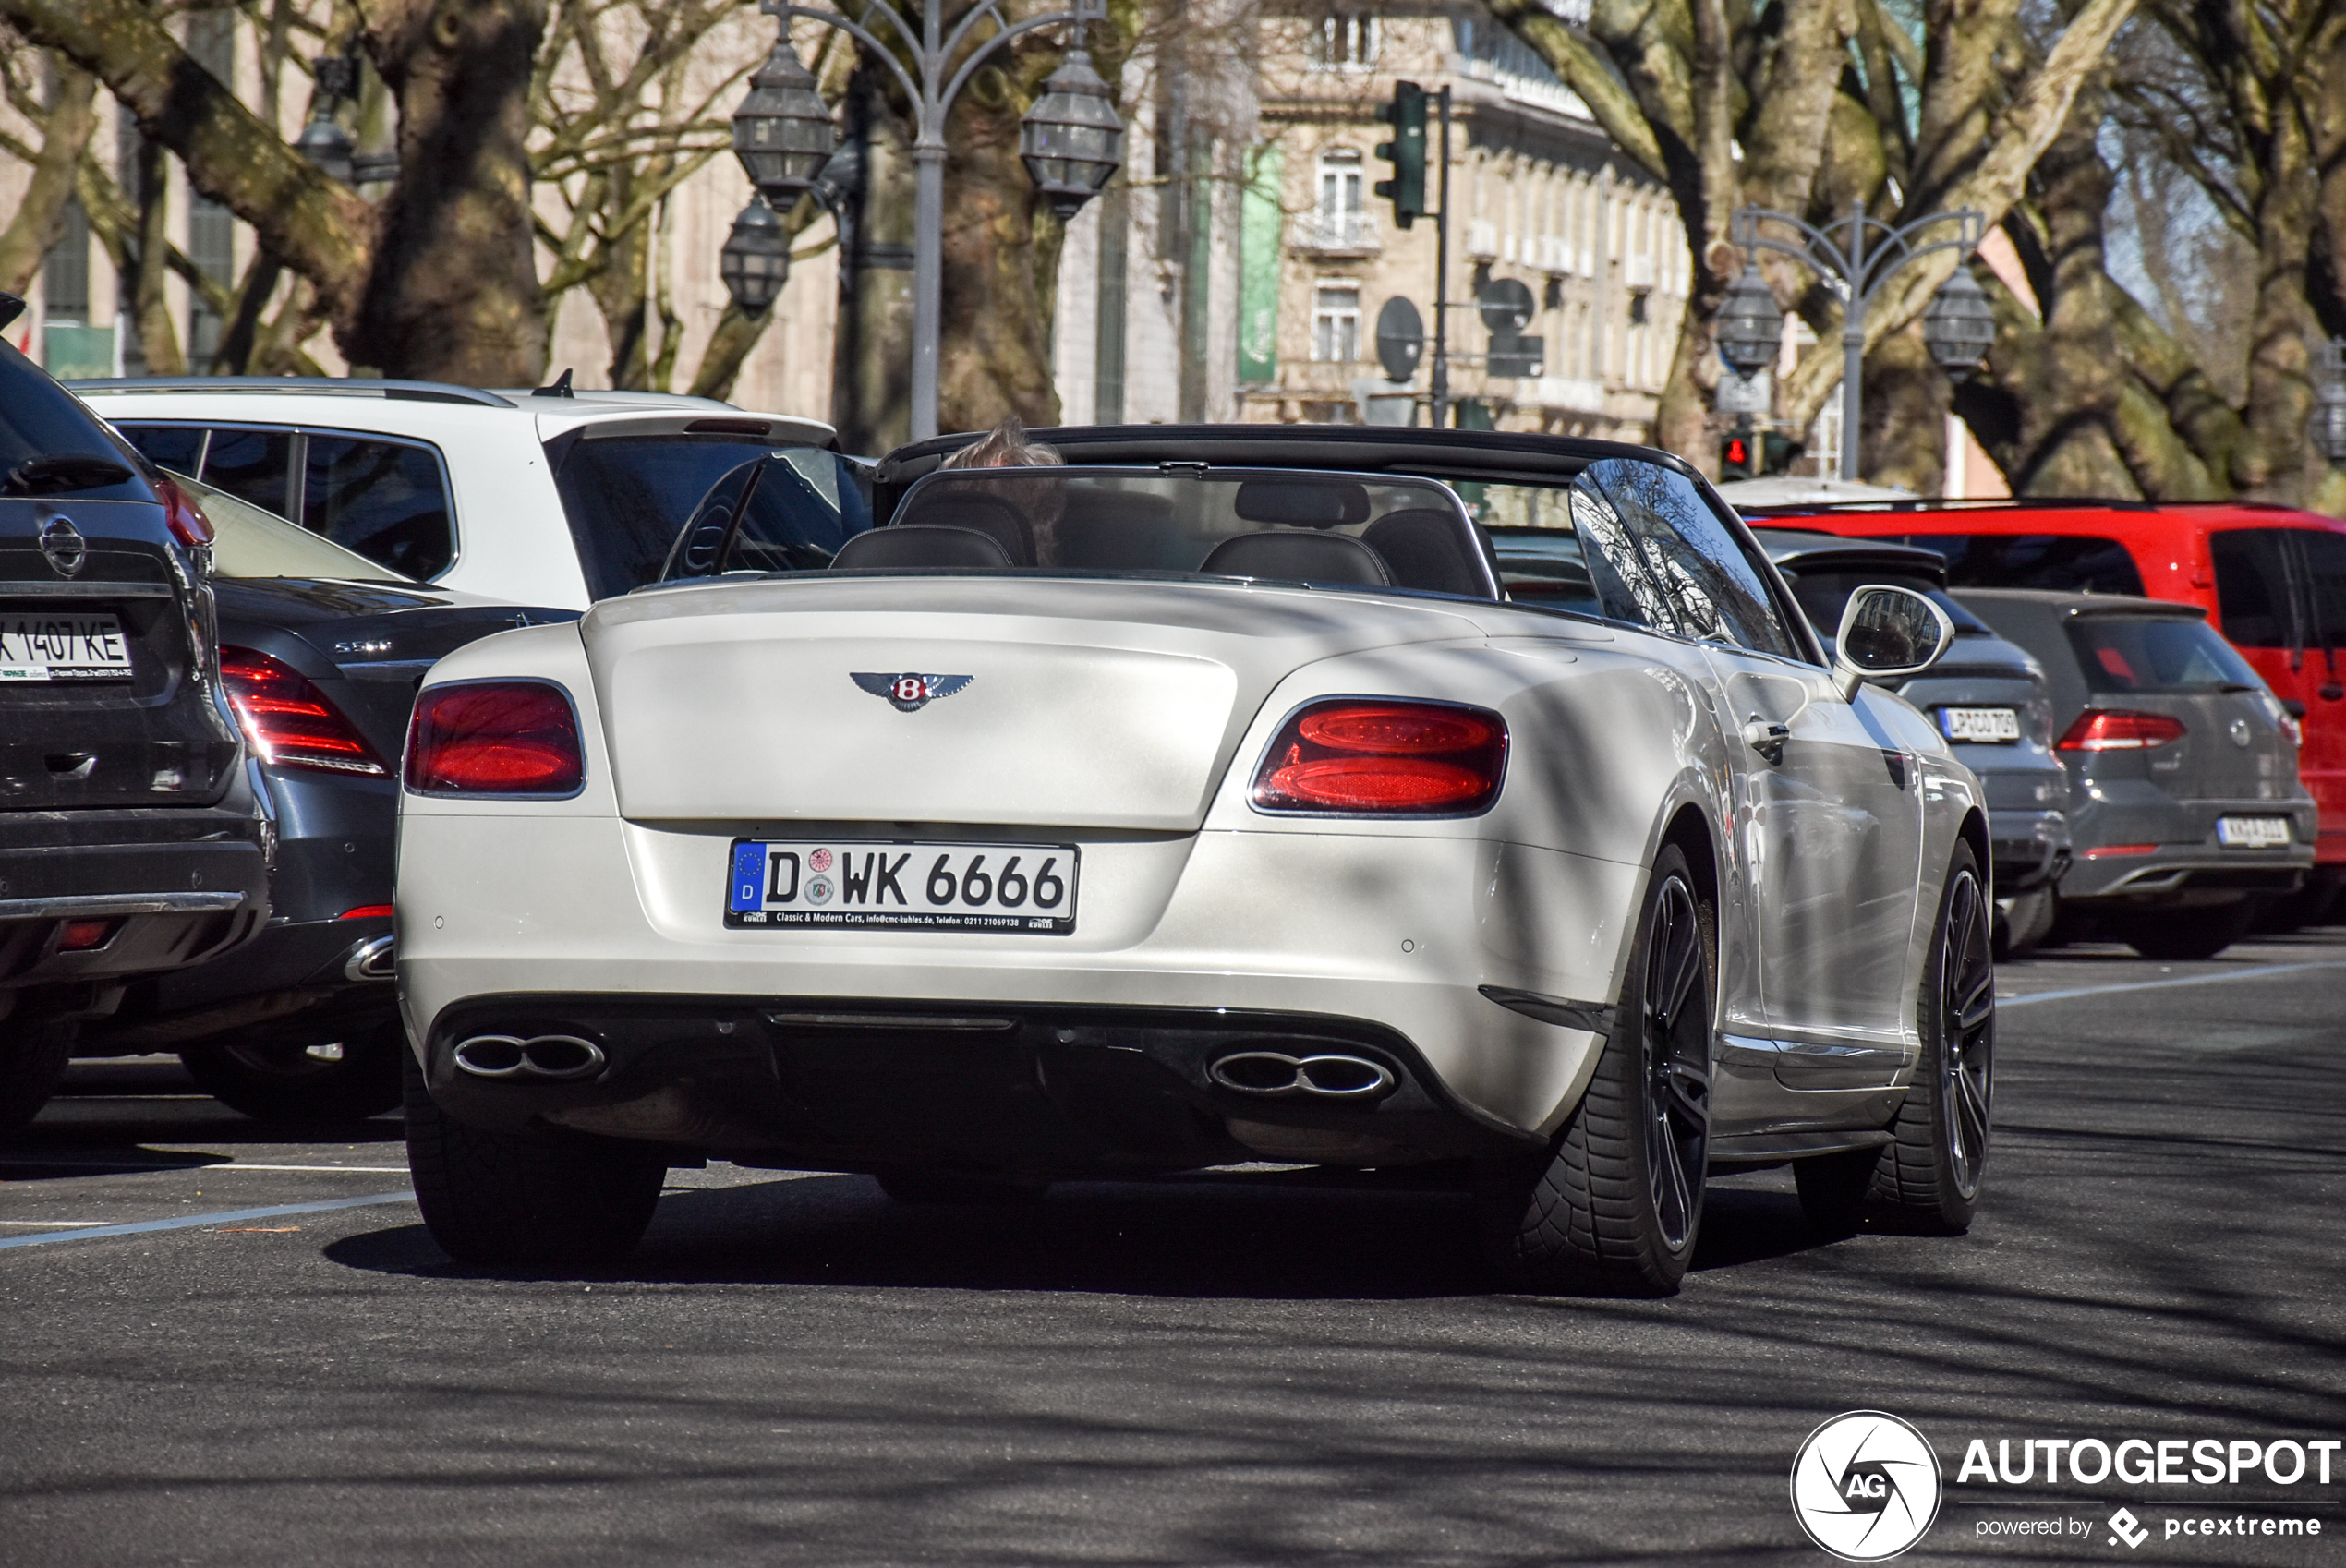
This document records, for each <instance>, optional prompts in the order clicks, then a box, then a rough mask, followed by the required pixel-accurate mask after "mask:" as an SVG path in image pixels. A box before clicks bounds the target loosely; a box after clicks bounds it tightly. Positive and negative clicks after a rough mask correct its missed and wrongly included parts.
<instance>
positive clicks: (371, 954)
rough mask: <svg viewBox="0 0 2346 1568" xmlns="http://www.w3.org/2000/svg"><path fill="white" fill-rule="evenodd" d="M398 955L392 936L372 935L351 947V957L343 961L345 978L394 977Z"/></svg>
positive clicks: (376, 978) (386, 978)
mask: <svg viewBox="0 0 2346 1568" xmlns="http://www.w3.org/2000/svg"><path fill="white" fill-rule="evenodd" d="M396 957H397V954H396V953H394V952H393V948H392V939H391V938H390V937H388V936H370V937H369V938H368V939H367V940H366V941H364V942H361V943H359V944H358V946H357V947H353V948H352V949H350V957H348V958H346V959H344V960H343V963H342V974H343V978H344V979H345V980H390V979H393V978H394V976H395V975H396V972H397V971H395V970H394V969H393V959H395V958H396Z"/></svg>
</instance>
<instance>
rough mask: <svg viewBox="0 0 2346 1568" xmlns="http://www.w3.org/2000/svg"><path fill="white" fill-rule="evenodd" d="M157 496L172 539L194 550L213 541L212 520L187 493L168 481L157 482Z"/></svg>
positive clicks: (159, 480) (158, 480)
mask: <svg viewBox="0 0 2346 1568" xmlns="http://www.w3.org/2000/svg"><path fill="white" fill-rule="evenodd" d="M155 494H156V495H157V496H158V497H160V498H161V499H162V501H163V522H164V523H165V524H167V525H169V526H170V528H171V537H173V538H175V539H177V540H178V541H179V542H180V543H181V544H183V545H186V546H187V548H188V549H195V548H196V547H197V546H198V545H208V544H210V543H212V519H211V518H209V517H206V516H205V515H204V514H203V509H202V508H201V507H200V506H198V505H197V504H196V503H195V502H194V501H192V500H190V499H189V498H188V495H187V491H185V490H183V489H181V488H179V487H178V486H176V485H175V484H173V483H172V482H171V481H170V480H168V479H157V480H156V481H155Z"/></svg>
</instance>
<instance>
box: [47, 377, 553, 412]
mask: <svg viewBox="0 0 2346 1568" xmlns="http://www.w3.org/2000/svg"><path fill="white" fill-rule="evenodd" d="M66 385H67V386H69V387H72V388H74V389H76V390H77V391H82V392H319V393H323V394H324V395H326V396H329V397H382V398H391V399H393V400H396V401H399V402H405V403H469V404H475V405H477V406H478V407H481V408H511V407H513V406H514V404H513V400H512V399H510V398H502V397H499V396H498V395H497V394H496V393H495V392H483V391H481V390H480V389H479V388H478V387H460V386H456V385H454V384H453V383H452V382H448V381H400V380H375V379H372V378H368V377H360V376H107V377H99V378H91V379H87V380H69V381H67V382H66Z"/></svg>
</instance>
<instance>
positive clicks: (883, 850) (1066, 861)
mask: <svg viewBox="0 0 2346 1568" xmlns="http://www.w3.org/2000/svg"><path fill="white" fill-rule="evenodd" d="M1079 861H1080V857H1079V855H1078V854H1077V852H1076V850H1075V847H1074V846H1073V845H1071V844H934V843H913V842H905V841H901V840H899V841H897V842H894V843H875V842H873V841H871V840H868V839H862V840H858V839H833V840H830V841H829V842H822V841H819V840H816V839H795V838H790V839H783V838H736V839H734V840H733V855H732V880H731V885H730V886H729V887H727V888H726V893H725V923H726V924H727V925H728V926H730V927H732V928H734V929H737V930H738V929H755V928H758V927H771V926H794V927H798V928H800V929H815V930H831V931H997V932H1002V933H1006V934H1015V935H1035V936H1065V935H1069V934H1070V933H1071V932H1073V931H1074V929H1075V884H1076V872H1077V869H1078V864H1079Z"/></svg>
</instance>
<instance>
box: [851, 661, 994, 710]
mask: <svg viewBox="0 0 2346 1568" xmlns="http://www.w3.org/2000/svg"><path fill="white" fill-rule="evenodd" d="M848 679H850V680H852V681H854V682H855V683H856V684H857V685H858V686H861V687H863V688H864V690H865V691H867V692H869V693H871V694H872V695H874V696H876V697H886V698H887V699H888V701H889V706H891V707H893V708H895V710H896V711H897V712H899V713H918V712H920V710H921V709H923V708H925V707H926V706H928V705H929V703H930V702H931V700H933V699H935V698H937V697H949V696H951V695H952V694H954V693H956V692H958V691H960V690H961V688H962V687H964V686H966V685H968V684H969V683H970V682H971V681H974V680H976V679H977V677H976V676H974V675H915V674H912V673H910V672H909V671H908V672H906V673H905V674H902V675H878V674H874V673H873V672H872V671H870V670H865V669H858V670H853V671H851V672H850V674H849V676H848Z"/></svg>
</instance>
